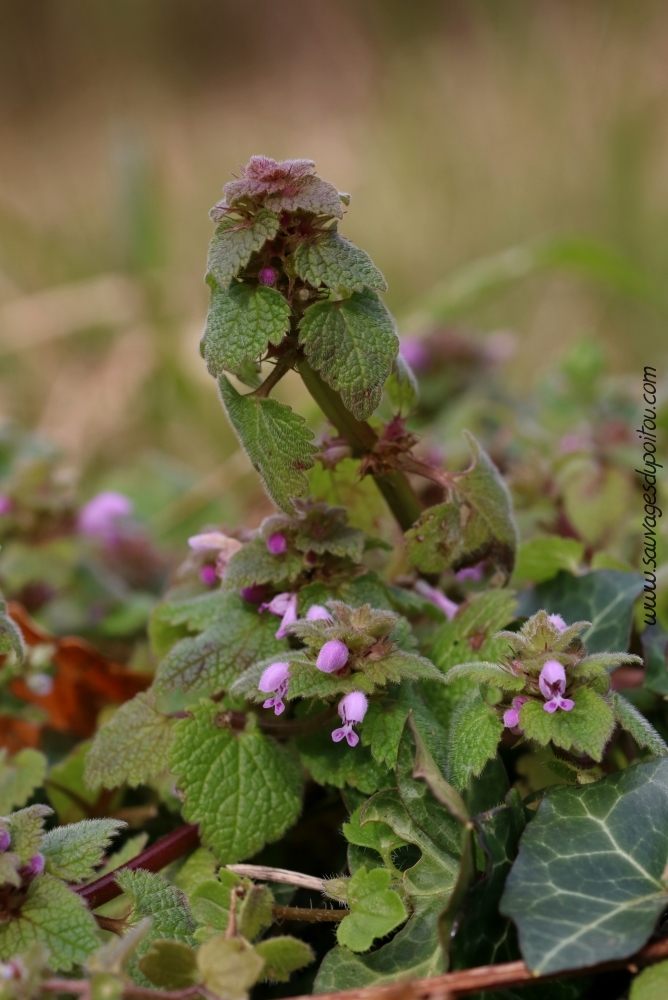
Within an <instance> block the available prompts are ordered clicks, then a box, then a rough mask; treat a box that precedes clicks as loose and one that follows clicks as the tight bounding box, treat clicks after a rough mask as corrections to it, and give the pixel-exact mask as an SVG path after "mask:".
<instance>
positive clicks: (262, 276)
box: [257, 267, 278, 288]
mask: <svg viewBox="0 0 668 1000" xmlns="http://www.w3.org/2000/svg"><path fill="white" fill-rule="evenodd" d="M257 277H258V281H259V282H260V284H261V285H268V286H269V287H270V288H271V286H272V285H275V284H276V278H277V277H278V271H276V270H275V268H273V267H263V268H262V270H261V271H260V273H259V274H258V276H257Z"/></svg>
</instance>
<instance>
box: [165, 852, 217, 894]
mask: <svg viewBox="0 0 668 1000" xmlns="http://www.w3.org/2000/svg"><path fill="white" fill-rule="evenodd" d="M217 870H218V862H217V861H216V859H215V858H214V856H213V854H212V853H211V851H207V849H206V847H198V848H197V849H196V850H194V851H193V852H192V854H191V855H190V857H188V858H187V859H186V861H185V862H184V864H183V865H182V866H181V868H180V869H179V871H178V872H177V874H176V875H175V876H174V878H173V880H172V881H173V882H174V885H175V886H177V888H179V889H182V890H183V892H185V894H186V896H188V897H190V896H192V894H193V893H194V892H195V890H196V889H197V888H198V886H200V885H203V884H204V882H210V881H212V880H215V877H216V871H217Z"/></svg>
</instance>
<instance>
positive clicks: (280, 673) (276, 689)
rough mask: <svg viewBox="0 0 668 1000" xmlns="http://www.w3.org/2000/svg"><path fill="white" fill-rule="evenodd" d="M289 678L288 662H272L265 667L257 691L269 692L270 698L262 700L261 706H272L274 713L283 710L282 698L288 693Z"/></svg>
mask: <svg viewBox="0 0 668 1000" xmlns="http://www.w3.org/2000/svg"><path fill="white" fill-rule="evenodd" d="M289 679H290V664H289V663H272V664H271V666H269V667H267V669H266V670H265V672H264V673H263V674H262V677H260V683H259V684H258V686H257V687H258V691H262V693H263V694H271V698H267V700H266V701H265V702H263V704H262V707H263V708H273V710H274V714H275V715H280V714H281V712H284V711H285V705H284V703H283V699H284V698H285V696H286V695H287V693H288V681H289Z"/></svg>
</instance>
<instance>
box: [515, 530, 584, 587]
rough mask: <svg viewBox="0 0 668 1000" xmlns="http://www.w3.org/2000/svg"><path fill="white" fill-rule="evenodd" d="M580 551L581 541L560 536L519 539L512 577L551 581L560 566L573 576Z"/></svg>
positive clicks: (580, 560)
mask: <svg viewBox="0 0 668 1000" xmlns="http://www.w3.org/2000/svg"><path fill="white" fill-rule="evenodd" d="M584 550H585V547H584V544H583V542H578V541H576V539H575V538H561V536H559V535H549V536H548V537H547V538H532V539H531V540H530V541H528V542H522V543H521V544H520V547H519V549H518V550H517V563H516V565H515V575H514V577H513V580H517V581H524V580H531V581H532V583H542V582H543V581H544V580H551V579H552V577H554V576H556V575H557V573H558V572H559V571H560V570H562V569H565V570H568V572H569V573H573V574H574V575H575V574H577V572H578V568H579V566H580V563H581V562H582V557H583V555H584Z"/></svg>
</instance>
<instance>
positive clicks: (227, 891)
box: [190, 868, 243, 931]
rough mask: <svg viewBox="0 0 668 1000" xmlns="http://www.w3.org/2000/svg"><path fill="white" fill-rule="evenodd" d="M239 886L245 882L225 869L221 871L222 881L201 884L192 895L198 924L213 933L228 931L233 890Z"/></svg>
mask: <svg viewBox="0 0 668 1000" xmlns="http://www.w3.org/2000/svg"><path fill="white" fill-rule="evenodd" d="M238 885H243V880H242V879H240V878H239V876H238V875H235V874H234V872H230V871H227V870H226V869H225V868H221V870H220V879H216V878H210V879H207V881H205V882H201V883H200V884H199V885H198V886H197V888H196V889H195V890H194V891H193V892H192V893H191V895H190V907H191V909H192V913H193V916H194V918H195V920H196V921H197V923H198V924H203V925H204V926H206V927H207V928H208V929H210V930H211V931H226V930H227V925H228V923H229V919H230V899H231V894H232V889H234V888H235V887H236V886H238Z"/></svg>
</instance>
